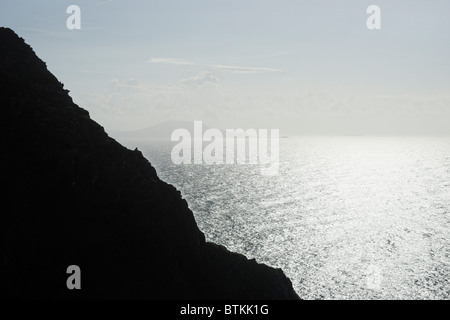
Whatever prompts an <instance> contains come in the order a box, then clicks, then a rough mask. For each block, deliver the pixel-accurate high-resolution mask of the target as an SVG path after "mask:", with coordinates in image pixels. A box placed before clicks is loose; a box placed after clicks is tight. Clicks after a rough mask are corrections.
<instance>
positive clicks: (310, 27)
mask: <svg viewBox="0 0 450 320" xmlns="http://www.w3.org/2000/svg"><path fill="white" fill-rule="evenodd" d="M72 4H75V5H78V6H79V7H80V8H81V30H69V29H68V28H67V27H66V20H67V18H68V17H69V14H68V13H66V9H67V7H68V6H69V5H72ZM373 4H374V5H378V6H379V7H380V8H381V29H380V30H369V29H368V28H367V27H366V20H367V18H368V17H369V14H367V13H366V9H367V7H368V6H369V5H373ZM0 25H2V26H7V27H11V28H12V29H13V30H14V31H16V32H17V33H18V34H19V35H20V36H21V37H23V38H24V39H25V40H26V41H27V42H28V43H29V44H30V45H31V46H32V47H33V48H34V50H35V51H36V53H37V54H38V55H39V56H40V57H41V58H42V59H43V60H44V61H46V62H47V65H48V67H49V69H50V71H51V72H53V73H54V74H55V75H56V76H57V77H58V78H59V79H60V80H61V81H62V82H63V83H64V84H65V86H66V88H67V89H69V90H70V91H71V95H72V97H73V98H74V100H75V102H76V103H78V104H79V105H80V106H81V107H83V108H85V109H87V110H88V111H89V112H90V113H91V116H92V117H93V118H94V119H95V120H96V121H98V122H100V124H102V125H103V126H104V127H105V129H107V130H122V129H124V130H125V129H138V128H142V127H146V126H150V125H153V124H156V123H158V122H161V121H164V120H203V121H204V123H207V124H208V125H209V126H218V127H222V128H225V127H227V128H235V127H244V128H280V129H281V132H282V133H283V132H286V133H289V134H290V133H293V132H296V133H302V132H340V133H366V132H379V133H383V132H386V133H388V132H392V131H399V132H402V131H405V132H406V131H412V132H419V133H420V132H422V131H423V132H426V131H430V129H433V130H434V131H445V130H447V131H450V130H449V129H447V127H450V126H449V125H448V119H450V118H449V116H450V1H448V0H433V1H415V0H371V1H365V0H341V1H334V0H333V1H332V0H328V1H323V0H314V1H313V0H310V1H301V0H295V1H294V0H292V1H291V0H277V1H264V0H221V1H219V0H178V1H173V0H162V1H152V0H146V1H144V0H142V1H137V0H128V1H125V0H110V1H105V0H98V1H95V0H90V1H86V0H83V1H82V0H72V1H61V0H58V1H55V0H54V1H48V0H41V1H20V0H1V1H0Z"/></svg>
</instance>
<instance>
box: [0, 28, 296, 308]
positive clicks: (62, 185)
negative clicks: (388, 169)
mask: <svg viewBox="0 0 450 320" xmlns="http://www.w3.org/2000/svg"><path fill="white" fill-rule="evenodd" d="M0 75H1V78H0V93H1V96H0V101H1V103H0V105H1V111H0V112H1V117H0V121H1V126H0V131H1V132H0V137H1V146H2V150H1V153H0V164H1V169H2V171H3V172H2V184H3V188H2V189H3V191H2V192H1V213H0V297H3V298H5V297H6V298H149V299H298V296H297V294H296V293H295V292H294V290H293V289H292V285H291V282H290V280H289V279H288V278H286V277H285V275H284V274H283V272H282V271H281V270H280V269H273V268H270V267H268V266H266V265H263V264H258V263H257V262H255V261H254V260H248V259H247V258H246V257H244V256H243V255H240V254H236V253H232V252H229V251H228V250H227V249H225V248H224V247H221V246H218V245H215V244H212V243H208V242H205V237H204V235H203V233H202V232H201V231H199V229H198V227H197V225H196V223H195V220H194V217H193V214H192V212H191V211H190V209H189V208H188V205H187V203H186V201H185V200H183V199H182V198H181V195H180V192H179V191H177V190H176V189H175V188H174V187H173V186H172V185H169V184H167V183H165V182H163V181H161V180H160V179H159V178H158V176H157V173H156V171H155V169H154V168H153V167H152V166H151V164H150V163H149V162H148V161H147V160H146V159H145V158H144V157H143V156H142V154H141V152H139V151H138V150H134V151H131V150H128V149H126V148H125V147H123V146H121V145H120V144H119V143H117V142H116V141H115V140H113V139H112V138H110V137H108V135H107V134H106V133H105V131H104V130H103V128H102V127H101V126H100V125H98V124H97V123H95V122H94V121H92V120H91V119H90V118H89V114H88V112H87V111H85V110H84V109H81V108H79V107H78V106H77V105H75V104H74V103H73V101H72V99H71V98H70V96H69V95H68V91H67V90H64V88H63V85H62V84H61V83H60V82H59V81H58V80H57V79H56V78H55V77H54V76H53V75H52V74H51V73H50V72H49V71H48V70H47V68H46V65H45V63H44V62H43V61H41V60H40V59H39V58H38V57H37V56H36V55H35V53H34V52H33V50H32V49H31V47H30V46H28V45H27V44H25V42H24V40H23V39H22V38H19V37H18V36H17V35H16V34H15V33H14V32H13V31H12V30H10V29H7V28H0ZM69 265H78V266H80V268H81V290H68V289H67V287H66V280H67V277H68V276H69V275H68V274H66V269H67V267H68V266H69Z"/></svg>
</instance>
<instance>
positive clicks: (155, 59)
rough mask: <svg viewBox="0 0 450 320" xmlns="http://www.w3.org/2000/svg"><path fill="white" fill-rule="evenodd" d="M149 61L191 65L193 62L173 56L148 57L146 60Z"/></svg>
mask: <svg viewBox="0 0 450 320" xmlns="http://www.w3.org/2000/svg"><path fill="white" fill-rule="evenodd" d="M148 62H150V63H167V64H178V65H193V64H194V63H192V62H188V61H185V60H183V59H174V58H150V60H148Z"/></svg>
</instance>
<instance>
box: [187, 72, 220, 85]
mask: <svg viewBox="0 0 450 320" xmlns="http://www.w3.org/2000/svg"><path fill="white" fill-rule="evenodd" d="M219 81H220V80H219V78H217V77H216V76H215V75H213V74H212V73H211V72H208V71H205V72H202V73H200V74H198V75H196V76H193V77H190V78H187V79H183V80H181V83H182V84H184V85H187V86H201V85H204V84H205V83H219Z"/></svg>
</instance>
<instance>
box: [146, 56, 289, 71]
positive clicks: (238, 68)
mask: <svg viewBox="0 0 450 320" xmlns="http://www.w3.org/2000/svg"><path fill="white" fill-rule="evenodd" d="M148 62H150V63H166V64H175V65H197V66H200V67H207V68H213V69H217V70H221V71H226V72H232V73H268V72H284V70H281V69H274V68H261V67H242V66H230V65H223V64H210V65H204V64H195V63H192V62H188V61H186V60H183V59H173V58H150V60H148Z"/></svg>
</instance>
